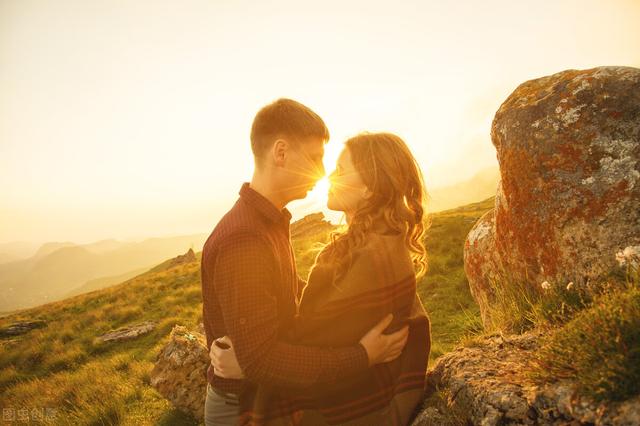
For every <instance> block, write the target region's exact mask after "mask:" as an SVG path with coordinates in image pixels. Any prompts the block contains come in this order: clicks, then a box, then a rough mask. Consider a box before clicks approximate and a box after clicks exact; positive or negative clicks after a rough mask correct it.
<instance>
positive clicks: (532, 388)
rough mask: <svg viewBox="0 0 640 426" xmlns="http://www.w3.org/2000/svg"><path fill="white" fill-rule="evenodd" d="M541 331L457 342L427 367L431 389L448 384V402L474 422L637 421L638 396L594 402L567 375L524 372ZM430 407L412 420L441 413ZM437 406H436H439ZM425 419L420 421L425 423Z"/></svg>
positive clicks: (639, 416) (639, 411)
mask: <svg viewBox="0 0 640 426" xmlns="http://www.w3.org/2000/svg"><path fill="white" fill-rule="evenodd" d="M541 336H542V332H540V331H535V332H529V333H525V334H522V335H513V336H502V335H498V334H496V335H490V336H488V337H485V338H482V339H481V340H479V341H477V342H474V343H473V345H472V346H468V347H461V348H457V349H455V350H454V351H452V352H449V353H447V354H445V355H443V356H441V357H440V358H438V360H437V361H436V363H435V365H434V367H433V368H432V369H431V370H429V371H428V372H427V394H428V395H429V394H430V392H433V391H434V390H435V389H446V390H447V393H448V394H449V395H451V400H450V401H448V402H449V404H451V405H452V406H455V408H456V412H458V413H461V412H464V413H466V416H467V417H468V418H467V420H468V421H470V422H471V423H472V424H474V425H503V424H514V425H568V424H594V425H598V426H600V425H602V426H605V425H638V424H640V396H637V397H635V398H632V399H630V400H628V401H625V402H622V403H603V404H596V403H594V402H592V401H589V400H588V399H586V398H579V397H577V396H576V386H575V384H574V383H572V382H571V381H569V380H563V381H558V382H555V383H548V384H545V385H544V386H538V385H535V384H534V383H533V382H532V381H531V380H529V379H528V378H527V377H526V375H525V374H524V373H525V372H526V371H527V369H528V363H529V361H531V360H532V359H534V357H535V356H536V351H537V350H538V348H539V341H540V337H541ZM430 408H433V407H426V408H424V409H423V411H422V412H421V413H420V414H419V415H418V416H417V418H416V420H415V422H414V423H413V425H414V426H421V425H427V424H437V423H429V422H428V419H430V418H433V417H434V416H435V415H440V414H439V413H434V412H433V410H431V411H430V412H428V410H429V409H430ZM436 411H437V410H436ZM421 422H422V423H421Z"/></svg>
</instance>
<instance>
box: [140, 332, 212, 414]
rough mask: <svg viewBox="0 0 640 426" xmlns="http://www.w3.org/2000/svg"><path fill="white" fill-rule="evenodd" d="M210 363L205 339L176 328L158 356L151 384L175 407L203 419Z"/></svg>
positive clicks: (199, 335)
mask: <svg viewBox="0 0 640 426" xmlns="http://www.w3.org/2000/svg"><path fill="white" fill-rule="evenodd" d="M209 363H210V359H209V351H208V350H207V344H206V340H205V337H204V336H203V335H202V334H201V333H199V332H195V331H193V332H192V331H189V330H188V329H187V328H186V327H183V326H179V325H176V326H175V327H174V328H173V330H171V335H170V337H169V342H168V343H167V344H166V345H165V346H164V347H163V348H162V349H161V351H160V353H159V354H158V357H157V359H156V364H155V366H154V368H153V370H152V371H151V385H152V386H153V387H154V388H156V389H157V390H158V392H160V394H161V395H163V396H164V397H165V398H167V399H168V400H169V401H171V403H172V404H173V405H174V406H175V407H177V408H179V409H180V410H182V411H185V412H187V413H189V414H191V415H192V416H193V417H195V418H196V419H198V420H203V419H204V401H205V397H206V390H207V367H208V365H209Z"/></svg>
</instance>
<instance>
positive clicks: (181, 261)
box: [149, 249, 198, 272]
mask: <svg viewBox="0 0 640 426" xmlns="http://www.w3.org/2000/svg"><path fill="white" fill-rule="evenodd" d="M197 260H198V258H197V257H196V254H195V253H194V252H193V249H189V251H187V252H186V253H185V254H181V255H178V256H176V257H174V258H172V259H169V260H165V261H164V262H162V263H161V264H159V265H157V266H154V267H153V268H151V269H150V270H149V272H161V271H166V270H168V269H171V268H173V267H174V266H178V265H186V264H187V263H191V262H197Z"/></svg>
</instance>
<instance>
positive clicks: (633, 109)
mask: <svg viewBox="0 0 640 426" xmlns="http://www.w3.org/2000/svg"><path fill="white" fill-rule="evenodd" d="M491 140H492V142H493V144H494V146H495V148H496V151H497V157H498V161H499V164H500V176H501V181H500V183H499V185H498V190H497V194H496V199H495V208H494V209H493V210H491V211H489V212H488V213H486V214H485V215H484V216H483V217H481V218H480V219H479V220H478V222H477V223H476V225H475V226H474V227H473V228H472V229H471V231H470V232H469V234H468V236H467V240H466V242H465V248H464V267H465V272H466V275H467V278H468V280H469V284H470V287H471V292H472V294H473V296H474V297H475V299H476V300H477V301H478V303H479V305H480V310H481V314H482V317H483V322H484V323H485V324H486V323H487V321H488V318H487V315H488V307H489V305H490V304H491V303H492V300H493V299H492V298H493V296H494V292H493V290H492V289H493V288H494V287H493V286H494V284H493V282H497V281H501V282H503V283H504V282H520V283H524V284H525V285H527V286H530V287H531V288H532V289H533V290H534V291H537V289H539V287H540V284H541V283H542V282H544V281H548V282H550V283H562V284H566V283H567V282H569V281H573V282H574V283H575V284H576V285H582V284H585V283H586V282H587V281H591V282H593V281H595V280H596V279H597V278H600V277H603V276H605V275H606V274H607V273H608V272H610V271H611V270H612V269H613V268H614V267H615V266H616V258H615V253H616V252H617V251H618V250H619V249H621V248H623V247H626V246H632V245H638V244H639V243H640V69H637V68H630V67H598V68H593V69H589V70H581V71H580V70H568V71H563V72H560V73H557V74H553V75H550V76H547V77H542V78H538V79H535V80H530V81H527V82H525V83H523V84H521V85H520V86H518V88H517V89H516V90H515V91H514V92H513V93H512V94H511V95H510V96H509V97H508V98H507V100H506V101H505V102H504V103H503V104H502V105H501V106H500V108H499V110H498V112H497V113H496V115H495V118H494V120H493V124H492V127H491Z"/></svg>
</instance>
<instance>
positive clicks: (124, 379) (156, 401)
mask: <svg viewBox="0 0 640 426" xmlns="http://www.w3.org/2000/svg"><path fill="white" fill-rule="evenodd" d="M492 206H493V199H489V200H487V201H485V202H481V203H475V204H473V205H469V206H465V207H462V208H459V209H453V210H448V211H444V212H440V213H437V214H434V215H433V222H432V226H431V229H430V230H429V234H428V237H427V240H426V243H427V250H428V252H429V262H430V270H429V272H428V274H427V276H426V277H425V278H424V279H423V280H421V282H420V283H419V293H420V296H421V298H422V300H423V303H424V304H425V307H426V309H427V311H428V313H429V315H430V317H431V320H432V331H433V346H432V354H431V355H432V356H431V358H432V360H433V359H434V358H435V357H436V356H438V355H440V354H442V353H444V352H446V351H448V350H450V349H451V348H452V347H453V346H454V345H455V344H456V342H457V341H459V340H460V338H461V337H463V336H464V335H465V333H467V332H468V331H469V330H473V329H474V328H475V327H477V326H478V324H479V313H478V309H477V307H476V306H475V304H474V303H473V301H472V299H471V295H470V293H469V290H468V285H467V282H466V279H465V276H464V272H463V268H462V247H463V242H464V238H465V236H466V234H467V232H468V231H469V229H470V228H471V227H472V226H473V223H474V222H475V221H476V219H477V218H478V217H480V216H481V215H482V214H483V213H484V212H486V211H487V210H488V209H490V208H491V207H492ZM327 237H328V235H327V234H323V235H316V236H313V237H308V238H307V239H303V240H297V241H294V248H295V250H296V256H297V261H298V268H299V273H300V275H301V276H303V277H304V276H305V275H306V273H307V272H308V269H309V266H310V265H311V262H312V261H313V258H314V249H316V248H318V242H322V241H326V240H327ZM198 259H199V256H198ZM200 285H201V284H200V263H199V261H195V262H191V263H188V264H183V265H178V266H176V267H173V268H170V269H167V270H160V271H148V272H146V273H143V274H141V275H138V276H136V277H135V278H132V279H130V280H128V281H125V282H123V283H122V284H119V285H116V286H114V287H110V288H107V289H102V290H98V291H94V292H91V293H88V294H83V295H79V296H75V297H72V298H69V299H66V300H63V301H60V302H54V303H50V304H47V305H43V306H39V307H36V308H32V309H29V310H26V311H21V312H19V313H17V314H13V315H10V316H8V317H6V318H2V319H0V327H2V326H5V325H7V324H8V323H11V322H12V321H14V320H17V319H36V318H37V319H44V320H46V321H47V322H48V325H47V327H45V328H42V329H37V330H33V331H31V332H29V333H27V334H26V335H23V336H20V337H16V338H12V339H4V340H0V345H1V346H2V349H1V350H0V404H1V405H2V408H13V409H14V410H18V409H22V408H25V407H26V408H29V409H32V408H36V409H47V408H49V409H53V410H56V411H55V412H54V413H51V412H50V414H55V416H56V418H55V421H54V422H55V424H63V425H64V424H136V425H141V424H166V425H169V424H170V425H180V424H194V423H195V422H194V421H193V419H191V418H190V417H189V416H187V415H185V414H183V413H181V412H180V411H178V410H175V409H173V407H172V406H171V404H170V403H169V402H168V401H166V400H165V399H164V398H163V397H162V396H161V395H159V394H158V393H157V392H156V391H155V389H153V388H152V387H151V386H150V385H149V373H150V371H151V369H152V368H153V363H154V361H155V358H156V355H157V354H158V352H159V350H160V348H161V347H162V346H163V345H164V344H165V343H166V341H167V338H168V334H169V332H170V330H171V328H172V327H173V326H174V325H175V324H182V325H186V326H187V327H190V328H195V327H196V326H197V324H198V323H200V322H201V313H202V299H201V290H200ZM145 320H154V321H157V322H158V323H159V325H158V327H157V328H156V329H155V330H154V331H153V332H151V333H149V334H147V335H145V336H142V337H140V338H138V339H137V340H134V341H130V342H126V343H110V344H99V343H96V342H95V341H94V337H96V336H98V335H100V334H103V333H106V332H108V331H110V330H112V329H115V328H118V327H121V326H124V325H128V324H133V323H137V322H141V321H145Z"/></svg>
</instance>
